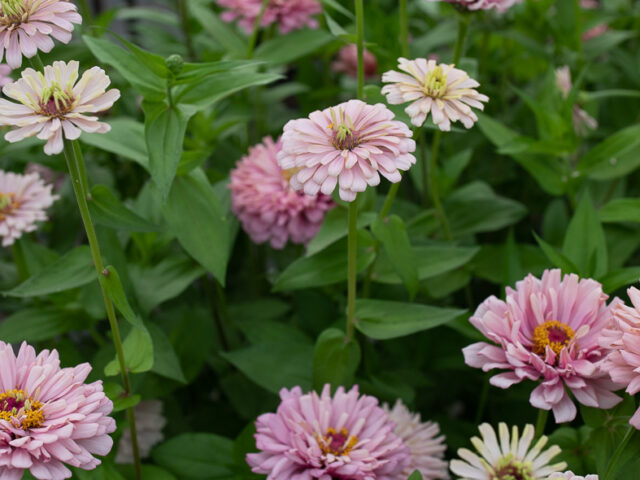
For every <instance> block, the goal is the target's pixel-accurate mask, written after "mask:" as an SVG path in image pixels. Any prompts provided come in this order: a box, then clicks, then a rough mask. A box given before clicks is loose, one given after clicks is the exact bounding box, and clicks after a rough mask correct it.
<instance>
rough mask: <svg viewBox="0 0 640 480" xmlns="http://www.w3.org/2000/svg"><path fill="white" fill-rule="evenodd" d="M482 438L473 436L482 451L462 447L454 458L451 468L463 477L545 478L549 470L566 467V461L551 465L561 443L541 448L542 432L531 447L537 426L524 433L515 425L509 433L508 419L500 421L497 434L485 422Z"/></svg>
mask: <svg viewBox="0 0 640 480" xmlns="http://www.w3.org/2000/svg"><path fill="white" fill-rule="evenodd" d="M478 430H480V435H482V439H480V438H478V437H473V438H471V443H472V444H473V446H474V448H475V449H476V451H477V452H478V454H479V455H477V454H476V453H474V452H472V451H471V450H468V449H466V448H461V449H459V450H458V456H459V457H460V458H461V459H462V460H459V459H454V460H451V465H450V468H451V471H452V472H453V473H455V474H456V475H458V476H459V478H460V480H514V479H518V480H546V478H547V477H548V476H549V474H551V473H553V472H558V471H561V470H564V469H565V468H567V464H566V463H565V462H560V463H556V464H553V465H550V462H551V460H552V459H553V457H555V456H556V455H558V454H559V453H560V451H561V450H560V447H558V446H556V445H553V446H552V447H550V448H548V449H546V450H545V451H542V449H543V448H544V446H545V445H546V444H547V441H548V439H547V437H546V436H544V435H543V436H542V437H540V439H538V441H537V442H536V443H535V445H533V447H531V442H532V441H533V438H534V434H535V430H534V428H533V425H525V427H524V430H523V431H522V436H520V435H519V434H518V427H516V426H514V427H512V430H511V435H509V428H508V427H507V425H506V424H505V423H500V424H499V425H498V435H497V436H496V432H495V430H494V429H493V427H492V426H491V425H489V424H488V423H483V424H482V425H480V427H478Z"/></svg>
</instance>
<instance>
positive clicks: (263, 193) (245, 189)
mask: <svg viewBox="0 0 640 480" xmlns="http://www.w3.org/2000/svg"><path fill="white" fill-rule="evenodd" d="M281 149H282V143H281V142H280V141H278V143H274V142H273V140H272V139H271V138H270V137H267V138H265V139H264V140H263V143H260V144H258V145H255V146H254V147H251V148H249V154H248V155H247V156H246V157H243V159H242V160H241V161H240V162H238V164H237V165H236V168H235V169H234V170H232V171H231V183H230V184H229V188H230V189H231V204H232V207H233V213H235V214H236V216H237V217H238V218H239V219H240V221H241V222H242V228H244V230H245V231H246V232H247V233H248V234H249V236H250V237H251V239H252V240H253V241H254V242H255V243H264V242H266V241H267V240H268V241H270V243H271V246H272V247H273V248H278V249H279V248H282V247H284V245H285V244H286V243H287V241H288V240H289V239H290V240H291V241H292V242H293V243H299V244H306V243H308V242H309V241H310V240H311V239H312V238H313V237H315V235H316V233H318V230H319V229H320V225H322V221H323V220H324V216H325V214H326V213H327V211H328V210H330V209H331V208H333V207H334V203H333V200H331V197H329V196H327V195H323V194H322V193H318V194H317V195H313V196H312V195H305V194H304V193H301V192H296V191H295V190H293V189H292V188H291V186H290V185H289V178H290V177H291V175H292V174H293V173H294V172H292V171H287V170H282V169H281V168H280V167H279V166H278V162H277V161H276V155H277V154H278V152H279V151H280V150H281Z"/></svg>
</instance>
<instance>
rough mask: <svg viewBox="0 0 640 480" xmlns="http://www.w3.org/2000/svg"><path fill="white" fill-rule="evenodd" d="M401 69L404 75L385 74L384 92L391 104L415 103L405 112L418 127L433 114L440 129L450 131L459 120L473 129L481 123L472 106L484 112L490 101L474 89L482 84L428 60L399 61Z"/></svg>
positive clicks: (451, 68)
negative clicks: (476, 124) (474, 125)
mask: <svg viewBox="0 0 640 480" xmlns="http://www.w3.org/2000/svg"><path fill="white" fill-rule="evenodd" d="M398 68H399V69H400V70H402V72H405V73H402V72H396V71H395V70H390V71H388V72H385V73H384V74H383V75H382V81H383V82H384V83H388V85H385V86H384V87H382V93H383V94H384V95H386V96H387V102H389V103H390V104H391V105H399V104H402V103H407V102H412V103H411V105H409V106H408V107H407V108H406V109H405V112H407V115H409V116H410V117H411V123H412V124H414V125H415V126H416V127H420V126H422V124H423V123H424V122H425V120H426V119H427V116H428V115H429V112H431V118H432V119H433V123H435V124H436V125H437V126H438V128H440V130H443V131H449V130H451V122H456V121H460V122H461V123H462V124H463V125H464V126H465V127H466V128H471V127H472V126H473V124H474V123H475V122H477V121H478V117H477V116H476V114H475V113H474V112H473V110H472V109H471V107H474V108H478V109H480V110H484V105H483V104H482V102H487V101H489V97H487V96H486V95H483V94H481V93H478V92H477V91H476V90H474V88H475V87H477V86H479V85H480V84H479V83H478V82H476V81H475V80H474V79H472V78H469V75H467V72H465V71H464V70H460V69H458V68H454V65H446V64H438V63H437V62H436V61H435V60H427V59H426V58H418V59H416V60H407V59H406V58H399V59H398Z"/></svg>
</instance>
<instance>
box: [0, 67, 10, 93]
mask: <svg viewBox="0 0 640 480" xmlns="http://www.w3.org/2000/svg"><path fill="white" fill-rule="evenodd" d="M12 71H13V68H11V67H10V66H9V65H7V64H6V63H0V88H1V87H4V86H5V85H7V84H9V83H11V82H13V79H12V78H11V77H10V76H9V75H11V72H12Z"/></svg>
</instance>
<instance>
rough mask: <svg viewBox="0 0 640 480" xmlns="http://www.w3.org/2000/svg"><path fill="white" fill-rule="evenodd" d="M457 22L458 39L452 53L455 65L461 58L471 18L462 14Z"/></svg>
mask: <svg viewBox="0 0 640 480" xmlns="http://www.w3.org/2000/svg"><path fill="white" fill-rule="evenodd" d="M462 15H463V16H462V17H460V20H459V21H458V38H457V40H456V48H455V50H454V53H453V63H454V64H457V63H458V62H459V61H460V57H462V51H463V50H464V40H465V37H466V36H467V30H468V29H469V22H470V21H471V17H470V16H469V15H466V14H462Z"/></svg>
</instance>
